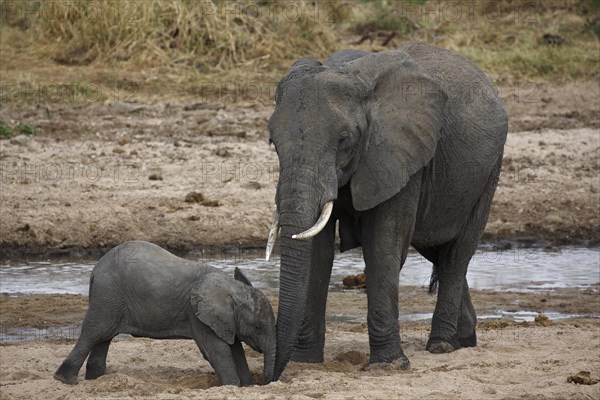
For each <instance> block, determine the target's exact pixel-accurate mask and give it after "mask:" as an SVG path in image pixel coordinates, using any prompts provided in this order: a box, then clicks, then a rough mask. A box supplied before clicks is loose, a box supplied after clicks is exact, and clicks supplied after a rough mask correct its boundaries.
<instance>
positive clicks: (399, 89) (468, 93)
mask: <svg viewBox="0 0 600 400" xmlns="http://www.w3.org/2000/svg"><path fill="white" fill-rule="evenodd" d="M507 126H508V119H507V115H506V112H505V110H504V107H503V105H502V102H501V100H500V99H499V97H498V96H497V94H496V91H495V90H494V87H493V85H492V83H491V81H490V80H489V79H488V78H487V77H486V76H485V74H484V73H483V72H481V70H479V69H478V68H477V67H476V66H475V65H473V64H472V63H471V62H469V61H468V60H467V59H466V58H464V57H462V56H460V55H459V54H456V53H454V52H452V51H449V50H445V49H441V48H438V47H434V46H430V45H426V44H423V43H416V42H412V43H408V44H406V45H404V46H402V47H401V48H400V49H398V50H395V51H388V52H381V53H368V52H364V51H356V50H347V51H341V52H337V53H334V54H333V55H332V56H331V57H330V58H329V59H328V60H327V61H325V62H324V63H323V64H321V63H320V62H318V61H316V60H313V59H309V58H303V59H301V60H299V61H297V62H296V63H295V64H294V65H293V66H292V68H291V69H290V71H289V72H288V74H287V75H286V76H285V78H284V79H283V80H282V81H281V82H280V83H279V86H278V88H277V91H276V107H275V111H274V112H273V115H272V116H271V118H270V120H269V124H268V127H269V134H270V140H271V141H272V143H273V144H274V145H275V148H276V151H277V154H278V156H279V164H280V178H279V182H278V185H277V194H276V198H275V201H276V204H277V213H276V215H275V218H274V221H273V226H272V229H271V234H270V235H269V236H270V239H269V244H268V245H267V253H270V250H271V249H272V246H273V239H274V237H275V236H276V235H275V233H276V231H277V227H278V226H279V227H280V231H281V272H280V273H281V275H280V294H279V313H278V317H277V356H276V362H275V373H274V378H275V379H277V378H278V377H279V376H280V375H281V373H282V372H283V370H284V368H285V366H286V364H287V363H288V361H289V360H290V358H291V359H292V360H295V361H303V362H322V360H323V347H324V337H325V304H326V300H327V288H328V285H329V277H330V274H331V267H332V262H333V249H334V238H335V222H336V220H338V221H339V236H340V248H341V251H345V250H348V249H352V248H355V247H358V246H362V249H363V254H364V260H365V264H366V275H367V295H368V329H369V345H370V360H369V362H370V363H371V364H372V363H392V362H394V363H396V364H397V367H400V368H406V367H408V365H409V362H408V359H407V358H406V356H405V355H404V353H403V351H402V347H401V345H400V335H399V323H398V281H399V273H400V269H401V268H402V265H403V264H404V261H405V259H406V255H407V252H408V248H409V245H412V246H413V247H414V248H415V249H416V250H417V251H418V252H419V253H421V254H422V255H423V256H424V257H425V258H427V259H428V260H429V261H431V262H432V263H433V265H434V268H433V274H432V283H431V285H430V289H433V288H434V286H435V284H436V283H438V282H439V289H438V298H437V305H436V308H435V312H434V314H433V320H432V327H431V334H430V338H429V341H428V343H427V349H428V350H429V351H430V352H432V353H441V352H450V351H453V350H456V349H458V348H460V347H465V346H475V345H476V335H475V325H476V316H475V310H474V308H473V305H472V304H471V300H470V297H469V288H468V285H467V281H466V273H467V266H468V264H469V261H470V259H471V257H472V256H473V254H474V253H475V250H476V248H477V243H478V241H479V238H480V237H481V234H482V232H483V229H484V227H485V224H486V222H487V218H488V213H489V209H490V204H491V202H492V198H493V196H494V192H495V189H496V185H497V182H498V176H499V173H500V166H501V163H502V152H503V148H504V142H505V140H506V133H507ZM315 221H316V222H315Z"/></svg>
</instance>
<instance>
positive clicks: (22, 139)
mask: <svg viewBox="0 0 600 400" xmlns="http://www.w3.org/2000/svg"><path fill="white" fill-rule="evenodd" d="M28 140H29V138H28V137H27V136H25V135H18V136H15V137H14V138H12V139H10V143H11V144H16V145H18V146H24V145H26V144H27V141H28Z"/></svg>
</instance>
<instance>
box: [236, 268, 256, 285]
mask: <svg viewBox="0 0 600 400" xmlns="http://www.w3.org/2000/svg"><path fill="white" fill-rule="evenodd" d="M233 278H234V279H235V280H236V281H239V282H242V283H243V284H244V285H248V286H252V282H250V279H248V277H247V276H246V275H244V273H243V272H242V270H241V269H239V268H238V267H235V271H234V273H233Z"/></svg>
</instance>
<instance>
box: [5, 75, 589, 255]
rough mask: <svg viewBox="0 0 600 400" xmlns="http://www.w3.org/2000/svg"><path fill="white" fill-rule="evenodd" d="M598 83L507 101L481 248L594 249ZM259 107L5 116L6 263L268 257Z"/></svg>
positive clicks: (144, 107) (271, 183)
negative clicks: (137, 248) (121, 254)
mask: <svg viewBox="0 0 600 400" xmlns="http://www.w3.org/2000/svg"><path fill="white" fill-rule="evenodd" d="M597 85H598V82H597V81H590V82H580V83H573V84H567V85H563V86H561V87H540V88H536V91H535V93H533V92H532V93H533V94H532V96H534V97H532V99H531V100H532V101H531V102H526V101H524V99H523V98H522V97H521V98H520V97H518V96H516V95H515V94H514V93H512V94H511V92H510V91H505V92H504V98H505V103H506V106H507V109H508V110H509V113H510V118H511V122H510V123H511V125H510V130H511V132H510V134H509V136H508V140H507V143H506V148H505V153H504V163H503V170H502V175H501V179H500V183H499V186H498V190H497V193H496V196H495V198H494V203H493V205H492V209H491V214H490V218H489V222H488V225H487V228H486V231H485V234H484V241H488V242H497V241H499V240H512V241H515V242H517V243H520V244H524V245H531V244H532V243H536V244H540V243H541V244H542V245H544V244H558V245H563V244H578V245H584V246H586V245H587V246H597V245H598V243H599V242H598V240H599V232H600V231H599V229H600V211H599V209H598V201H599V200H600V181H599V180H598V174H599V172H600V164H599V162H598V160H599V159H600V158H599V155H600V153H599V152H600V136H599V134H598V128H599V127H600V120H598V116H597V109H596V106H597V104H598V102H599V101H600V93H598V92H596V91H593V90H589V87H597ZM271 112H272V107H270V106H261V105H258V104H236V105H227V106H225V105H223V104H220V103H189V104H137V103H108V104H82V105H74V104H65V105H56V104H48V105H36V106H27V107H16V108H4V109H1V110H0V120H3V121H8V122H9V123H14V124H16V123H17V122H18V121H27V123H28V124H30V125H31V126H33V127H35V132H36V134H35V135H24V134H23V135H19V136H16V137H13V138H11V139H5V140H0V166H1V184H2V190H1V191H0V200H1V202H0V217H1V219H2V225H1V227H0V231H1V237H0V256H1V257H2V258H7V257H9V258H23V257H36V256H37V257H57V256H60V255H64V256H70V257H72V258H77V257H85V258H96V257H98V256H101V255H102V254H103V253H104V252H105V251H106V250H108V249H109V248H111V247H112V246H114V245H116V244H119V243H122V242H124V241H127V240H132V239H140V240H148V241H152V242H155V243H157V244H159V245H161V246H163V247H165V248H167V249H169V250H172V251H175V252H177V253H178V254H185V253H189V252H193V251H214V252H219V251H224V250H225V251H231V250H239V249H240V248H253V247H256V248H258V247H263V246H264V244H265V242H266V237H267V234H268V229H269V226H270V222H271V216H272V213H273V211H274V207H275V206H274V201H273V199H274V194H275V187H276V183H277V178H278V160H277V155H276V153H275V151H274V150H273V147H272V146H269V145H268V143H267V130H266V122H267V120H268V118H269V116H270V114H271Z"/></svg>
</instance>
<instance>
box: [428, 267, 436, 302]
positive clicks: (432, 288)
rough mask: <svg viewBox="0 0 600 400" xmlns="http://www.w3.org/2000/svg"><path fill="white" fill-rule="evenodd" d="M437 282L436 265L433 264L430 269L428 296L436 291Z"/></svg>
mask: <svg viewBox="0 0 600 400" xmlns="http://www.w3.org/2000/svg"><path fill="white" fill-rule="evenodd" d="M438 280H439V279H438V271H437V265H436V264H433V268H432V269H431V278H429V291H428V293H429V294H431V295H433V294H435V292H436V291H437V288H438Z"/></svg>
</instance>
